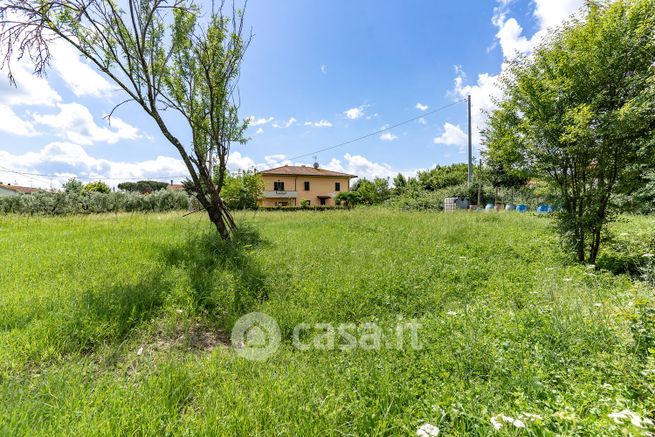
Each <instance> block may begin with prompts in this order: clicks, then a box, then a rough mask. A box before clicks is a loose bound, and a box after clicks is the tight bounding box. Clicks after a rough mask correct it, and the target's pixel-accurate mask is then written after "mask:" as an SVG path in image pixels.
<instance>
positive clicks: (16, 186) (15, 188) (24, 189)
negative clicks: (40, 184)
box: [0, 184, 39, 194]
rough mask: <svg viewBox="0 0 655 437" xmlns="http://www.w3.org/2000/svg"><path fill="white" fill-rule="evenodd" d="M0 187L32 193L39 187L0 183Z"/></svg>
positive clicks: (17, 191) (16, 191)
mask: <svg viewBox="0 0 655 437" xmlns="http://www.w3.org/2000/svg"><path fill="white" fill-rule="evenodd" d="M0 188H4V189H5V190H9V191H13V192H14V193H21V194H32V193H36V192H37V191H39V188H29V187H21V186H20V185H9V184H0Z"/></svg>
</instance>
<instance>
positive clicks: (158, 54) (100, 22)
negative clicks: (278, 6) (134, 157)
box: [0, 0, 250, 239]
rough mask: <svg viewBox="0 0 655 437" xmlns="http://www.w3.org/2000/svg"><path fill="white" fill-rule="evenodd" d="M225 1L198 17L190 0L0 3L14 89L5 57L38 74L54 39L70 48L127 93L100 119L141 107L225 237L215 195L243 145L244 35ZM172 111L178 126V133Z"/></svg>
mask: <svg viewBox="0 0 655 437" xmlns="http://www.w3.org/2000/svg"><path fill="white" fill-rule="evenodd" d="M215 5H216V7H215ZM224 5H225V2H216V3H214V2H211V10H209V11H203V10H202V9H201V7H200V6H199V5H198V4H196V3H194V2H193V0H189V1H186V0H175V1H167V0H152V1H146V0H125V1H122V2H116V1H106V0H4V1H3V2H2V3H0V56H2V59H3V62H2V63H3V65H7V66H8V67H9V73H8V74H9V79H10V81H11V82H12V83H14V85H15V81H14V76H13V74H12V70H11V65H12V62H13V61H15V60H17V59H21V58H22V59H30V60H31V61H32V62H33V63H34V71H35V73H36V74H37V75H41V76H42V75H44V74H45V73H46V70H47V67H48V66H49V63H50V59H51V52H50V49H51V44H52V43H53V42H54V41H55V40H59V41H63V42H64V43H67V44H68V45H69V46H71V47H73V48H74V49H75V50H77V52H78V53H79V54H80V55H81V56H83V57H84V58H86V59H87V60H89V61H90V62H91V63H92V64H93V65H95V66H96V67H97V68H98V70H100V72H101V73H104V75H105V76H106V77H107V78H109V79H110V80H111V81H112V82H113V83H114V84H115V85H116V86H117V87H118V88H119V89H121V90H122V91H123V92H124V93H125V95H126V99H125V101H123V102H121V103H120V104H119V105H117V106H116V107H115V108H114V109H113V110H112V111H110V112H109V115H108V119H109V120H111V116H112V114H113V112H114V111H115V110H116V109H117V108H118V107H119V106H121V105H123V104H127V103H134V104H136V105H137V106H138V107H139V108H141V109H142V110H143V111H144V112H145V113H146V114H147V115H148V116H149V117H150V118H151V119H152V120H153V121H154V122H155V124H156V125H157V127H158V128H159V130H160V131H161V133H162V135H163V136H164V137H165V138H166V139H167V140H168V142H169V143H170V144H171V145H172V146H173V147H174V148H175V149H176V150H177V151H178V153H179V155H180V157H181V158H182V161H183V162H184V165H185V166H186V169H187V171H188V172H189V177H190V180H189V181H188V186H189V187H190V188H191V189H192V190H193V193H194V195H195V196H196V198H197V200H198V202H199V203H200V204H201V205H202V207H203V208H204V209H205V210H206V212H207V214H208V215H209V219H210V220H211V222H212V223H213V224H214V225H215V227H216V229H217V231H218V232H219V234H220V235H221V237H222V238H224V239H229V238H230V236H231V235H232V233H233V232H234V231H235V230H236V224H235V222H234V220H233V218H232V216H231V214H230V212H229V209H228V208H227V207H226V205H225V204H224V203H223V200H222V198H221V191H222V189H223V185H224V183H225V178H226V173H227V172H226V168H227V160H228V156H229V152H230V146H231V144H233V143H245V142H246V138H245V136H244V132H245V130H246V128H247V124H248V123H247V121H242V120H240V119H239V116H238V109H239V107H238V105H239V104H238V101H239V100H238V98H237V96H236V94H235V90H236V85H237V82H238V78H239V72H240V66H241V61H242V59H243V56H244V53H245V51H246V49H247V47H248V43H249V41H250V38H249V37H247V38H244V37H243V22H244V15H243V11H242V10H239V9H237V8H236V6H235V5H234V3H233V4H232V8H231V10H229V11H224ZM165 111H171V112H172V113H173V114H170V115H169V114H167V116H166V117H165V116H164V112H165ZM173 115H175V116H178V117H179V120H176V121H181V122H183V123H185V124H186V126H184V128H183V129H181V130H180V131H179V132H175V131H174V129H173V127H174V126H175V127H177V126H180V125H181V124H180V123H171V122H170V121H171V117H172V116H173ZM187 131H188V132H190V140H189V142H188V143H187V144H185V143H183V141H182V140H181V139H180V138H181V136H180V135H182V134H183V133H185V134H186V132H187ZM215 172H216V174H218V176H219V177H218V178H217V179H216V180H213V175H214V174H215Z"/></svg>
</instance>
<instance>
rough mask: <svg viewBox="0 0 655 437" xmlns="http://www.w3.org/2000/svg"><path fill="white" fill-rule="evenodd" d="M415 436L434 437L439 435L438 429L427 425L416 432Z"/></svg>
mask: <svg viewBox="0 0 655 437" xmlns="http://www.w3.org/2000/svg"><path fill="white" fill-rule="evenodd" d="M416 435H417V436H419V437H435V436H438V435H439V428H437V427H436V426H434V425H431V424H429V423H426V424H425V425H423V426H421V427H420V428H419V429H417V430H416Z"/></svg>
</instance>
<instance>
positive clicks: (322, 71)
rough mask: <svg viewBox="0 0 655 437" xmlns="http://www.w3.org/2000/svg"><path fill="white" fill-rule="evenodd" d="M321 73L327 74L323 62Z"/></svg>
mask: <svg viewBox="0 0 655 437" xmlns="http://www.w3.org/2000/svg"><path fill="white" fill-rule="evenodd" d="M321 73H323V74H327V65H325V64H323V65H321Z"/></svg>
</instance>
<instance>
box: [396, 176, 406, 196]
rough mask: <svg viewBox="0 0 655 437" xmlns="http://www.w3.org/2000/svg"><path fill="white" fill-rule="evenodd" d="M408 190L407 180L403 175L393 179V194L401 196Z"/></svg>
mask: <svg viewBox="0 0 655 437" xmlns="http://www.w3.org/2000/svg"><path fill="white" fill-rule="evenodd" d="M406 188H407V178H406V177H405V175H403V174H402V173H398V174H397V175H396V177H395V178H393V192H394V194H395V195H400V194H402V193H404V192H405V189H406Z"/></svg>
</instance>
